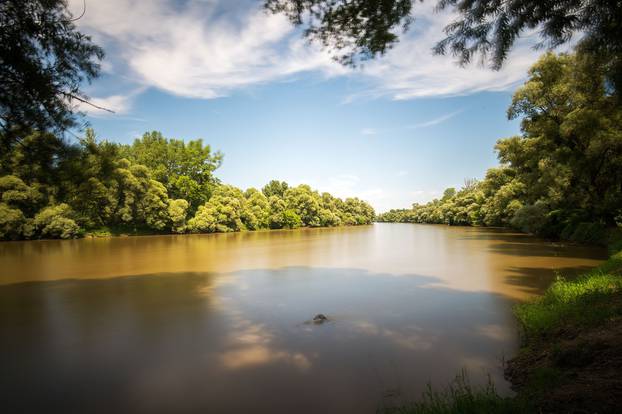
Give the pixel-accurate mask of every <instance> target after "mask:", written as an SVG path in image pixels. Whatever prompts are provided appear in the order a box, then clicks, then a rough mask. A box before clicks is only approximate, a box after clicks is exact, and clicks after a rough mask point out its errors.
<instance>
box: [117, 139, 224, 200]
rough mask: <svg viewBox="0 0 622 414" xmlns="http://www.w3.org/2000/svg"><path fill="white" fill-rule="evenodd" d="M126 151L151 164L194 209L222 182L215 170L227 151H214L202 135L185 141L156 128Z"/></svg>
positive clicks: (159, 177) (156, 174)
mask: <svg viewBox="0 0 622 414" xmlns="http://www.w3.org/2000/svg"><path fill="white" fill-rule="evenodd" d="M124 153H125V154H126V155H127V156H128V158H129V159H131V160H133V161H134V162H136V163H138V164H142V165H145V166H147V167H148V168H149V169H150V170H151V172H152V175H153V178H154V179H155V180H157V181H160V182H161V183H163V184H164V186H165V187H166V189H167V191H168V193H169V195H170V196H171V197H173V198H183V199H185V200H187V201H188V202H189V203H190V207H191V210H192V211H194V209H196V208H197V207H198V206H199V205H201V204H203V203H205V202H206V201H207V200H209V198H210V196H211V194H212V192H213V191H214V188H215V187H216V186H217V185H218V183H219V181H218V179H217V178H216V177H215V176H214V171H215V170H216V169H217V168H218V167H220V165H221V164H222V159H223V155H222V154H221V153H220V152H216V153H212V150H211V148H210V146H209V145H204V144H203V141H202V140H200V139H197V140H192V141H188V142H184V141H183V140H180V139H172V138H171V139H168V138H165V137H164V136H163V135H162V134H161V133H160V132H157V131H153V132H148V133H146V134H144V135H143V137H142V138H140V139H137V140H135V141H134V143H133V144H132V145H131V146H129V147H126V148H124Z"/></svg>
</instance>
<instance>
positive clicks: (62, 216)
mask: <svg viewBox="0 0 622 414" xmlns="http://www.w3.org/2000/svg"><path fill="white" fill-rule="evenodd" d="M73 217H74V213H73V211H72V210H71V207H69V206H68V205H67V204H64V203H63V204H58V205H55V206H49V207H45V208H44V209H42V210H41V211H40V212H39V213H37V214H36V215H35V217H34V220H33V223H32V224H33V226H34V229H35V231H36V233H37V234H39V235H41V236H42V237H46V238H61V239H72V238H75V237H77V236H78V235H79V234H80V226H78V224H77V223H76V222H75V220H74V219H73Z"/></svg>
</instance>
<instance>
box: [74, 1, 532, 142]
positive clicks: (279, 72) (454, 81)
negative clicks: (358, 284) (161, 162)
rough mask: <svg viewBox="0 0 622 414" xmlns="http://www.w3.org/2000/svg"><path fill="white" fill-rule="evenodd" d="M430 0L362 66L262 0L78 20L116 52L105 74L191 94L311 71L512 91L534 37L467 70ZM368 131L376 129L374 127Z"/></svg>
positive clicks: (416, 85) (416, 86) (364, 81)
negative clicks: (447, 49)
mask: <svg viewBox="0 0 622 414" xmlns="http://www.w3.org/2000/svg"><path fill="white" fill-rule="evenodd" d="M69 3H70V7H71V9H72V10H75V11H81V10H82V0H70V1H69ZM432 3H433V2H425V3H423V4H420V3H417V4H416V7H415V13H414V16H415V18H416V23H415V24H414V26H413V30H412V31H410V32H409V33H408V34H406V35H405V36H403V38H402V39H401V41H400V43H398V44H397V45H396V47H395V48H394V49H393V50H391V51H389V53H387V55H386V56H384V57H383V58H380V59H377V60H374V61H371V62H369V63H368V64H367V65H366V66H364V67H363V68H362V69H356V70H353V69H350V68H346V67H343V66H341V65H339V64H337V63H335V62H334V61H333V60H332V59H331V57H330V56H329V54H328V53H327V52H326V51H323V50H321V49H320V48H319V47H318V46H317V45H310V44H309V43H308V42H306V41H305V40H304V39H302V38H301V35H300V32H299V31H298V30H297V29H295V28H293V27H292V26H291V24H290V22H289V21H288V20H287V19H286V18H285V17H284V16H282V15H271V14H268V13H266V12H264V10H263V9H262V7H261V2H258V1H256V0H237V1H230V0H229V1H224V0H209V1H206V0H187V1H184V2H174V1H172V0H151V1H148V2H135V1H132V0H108V1H98V2H89V4H88V9H87V13H86V15H85V16H84V17H83V18H81V19H80V20H79V21H78V22H77V24H78V25H79V26H80V29H81V30H84V31H86V32H87V33H89V34H91V35H92V36H93V37H94V40H95V41H96V42H97V43H99V44H101V45H103V46H104V47H105V48H106V50H107V51H108V58H107V60H106V62H105V67H104V70H105V72H106V73H107V74H112V75H114V76H119V77H122V78H123V79H124V80H127V81H128V82H132V83H133V84H134V86H144V87H154V88H158V89H160V90H163V91H166V92H168V93H171V94H174V95H178V96H184V97H191V98H202V99H212V98H217V97H222V96H226V95H228V94H230V93H232V92H233V91H236V90H240V89H248V88H249V87H250V86H253V85H258V84H265V83H269V82H282V81H286V80H288V79H292V78H294V77H296V76H297V75H299V74H300V73H303V72H313V73H316V74H320V75H321V76H324V77H332V76H343V75H347V76H348V77H350V78H351V79H355V80H357V85H358V92H355V93H354V94H352V95H350V96H348V97H346V98H345V100H346V101H351V100H353V99H360V98H362V97H363V98H377V97H381V96H386V97H389V98H392V99H396V100H400V99H413V98H422V97H430V96H453V95H464V94H470V93H474V92H479V91H491V90H493V91H495V90H504V89H508V88H511V87H512V86H514V85H516V84H517V83H518V82H520V81H521V80H522V79H523V78H524V77H525V75H526V70H527V68H528V67H529V65H531V64H532V63H533V61H534V60H535V59H536V57H537V55H538V52H536V51H534V50H532V48H531V44H532V43H533V42H530V41H529V40H527V41H522V42H520V43H519V44H518V45H517V47H515V48H514V51H513V53H512V54H511V56H510V59H509V61H508V62H507V64H506V65H505V67H504V69H503V70H501V71H497V72H494V71H491V70H489V69H488V68H485V67H481V66H477V65H476V64H474V65H470V66H468V67H467V68H461V67H459V66H457V65H456V64H455V63H454V62H453V61H452V58H451V57H448V56H434V55H432V52H431V48H432V46H433V45H434V44H435V43H436V42H437V41H438V40H439V39H440V38H441V37H442V29H443V27H444V26H445V25H446V24H447V23H449V22H451V21H452V20H453V19H454V16H452V15H451V14H449V13H446V12H444V13H434V10H433V9H434V5H433V4H432ZM100 99H108V101H107V102H105V103H111V104H113V105H115V106H116V107H118V108H119V110H120V111H121V110H127V108H128V107H129V106H131V99H125V100H124V98H123V96H122V95H114V96H109V97H108V98H100ZM443 121H444V119H439V120H437V122H439V123H440V122H443ZM430 122H432V121H430ZM430 125H434V124H433V123H430V124H429V125H421V126H430ZM363 131H366V132H363ZM363 131H361V133H363V134H366V135H369V133H370V132H371V131H372V129H371V128H368V129H365V130H363Z"/></svg>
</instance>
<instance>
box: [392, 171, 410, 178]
mask: <svg viewBox="0 0 622 414" xmlns="http://www.w3.org/2000/svg"><path fill="white" fill-rule="evenodd" d="M407 175H408V171H406V170H401V171H398V172H397V174H395V176H396V177H405V176H407Z"/></svg>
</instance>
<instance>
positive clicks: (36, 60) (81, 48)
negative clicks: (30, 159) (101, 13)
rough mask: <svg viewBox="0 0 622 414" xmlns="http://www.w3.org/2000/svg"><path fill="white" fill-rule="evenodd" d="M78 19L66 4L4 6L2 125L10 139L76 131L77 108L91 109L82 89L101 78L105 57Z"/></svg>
mask: <svg viewBox="0 0 622 414" xmlns="http://www.w3.org/2000/svg"><path fill="white" fill-rule="evenodd" d="M85 6H86V5H85ZM75 20H76V19H74V18H73V16H72V15H71V13H70V12H69V11H68V9H67V3H66V1H65V0H2V1H1V2H0V126H1V127H2V130H3V131H2V132H3V135H4V137H5V139H6V138H8V139H9V140H10V139H11V138H19V137H23V136H24V134H26V133H27V132H28V131H29V130H32V129H39V130H56V131H59V130H65V129H67V128H70V127H73V126H75V125H76V120H77V116H78V115H79V111H77V104H78V103H80V102H82V103H87V104H90V103H89V102H88V97H87V96H86V95H85V94H84V93H83V92H82V90H81V87H82V86H83V85H84V83H85V82H90V81H91V80H92V79H93V78H95V77H97V76H98V74H99V70H100V65H99V61H100V60H101V59H102V58H103V56H104V52H103V50H102V49H101V48H100V47H99V46H97V45H95V44H93V43H92V42H91V38H90V37H89V36H86V35H84V34H82V33H80V32H79V31H78V30H77V29H76V27H75V25H74V21H75ZM90 105H92V104H90ZM93 106H95V105H93Z"/></svg>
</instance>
